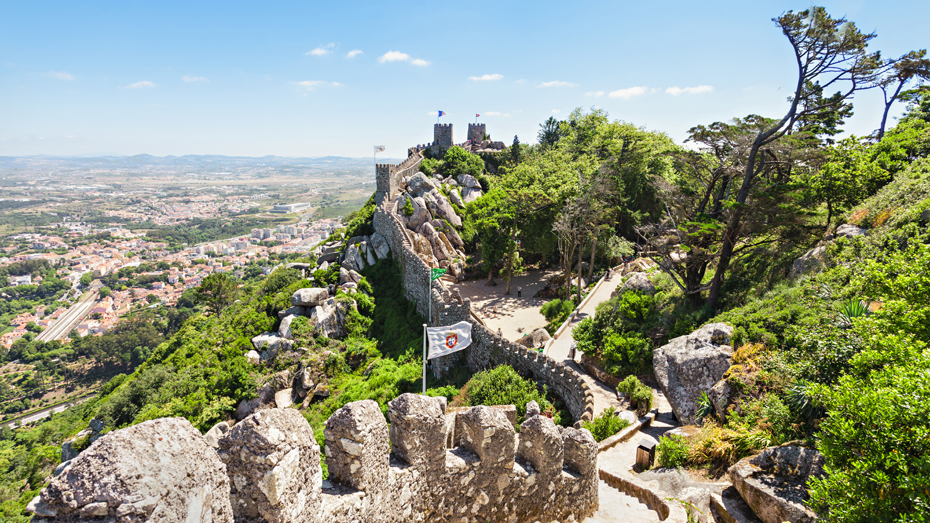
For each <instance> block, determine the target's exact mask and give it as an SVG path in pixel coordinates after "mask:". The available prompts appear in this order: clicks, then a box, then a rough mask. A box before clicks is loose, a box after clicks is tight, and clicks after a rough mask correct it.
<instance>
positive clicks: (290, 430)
mask: <svg viewBox="0 0 930 523" xmlns="http://www.w3.org/2000/svg"><path fill="white" fill-rule="evenodd" d="M218 455H219V457H220V459H221V460H222V461H223V463H225V465H226V473H227V474H228V475H229V477H230V478H231V479H232V482H231V483H232V484H231V486H230V492H229V499H230V501H231V504H232V509H233V514H234V515H235V517H236V519H237V520H247V521H254V520H264V521H280V522H284V523H288V522H297V521H313V519H312V518H313V516H312V515H315V514H316V513H317V512H318V511H319V508H320V487H321V485H322V481H323V476H322V471H321V469H320V465H319V463H320V447H319V445H317V443H316V440H315V439H314V437H313V430H312V429H311V428H310V425H309V424H308V423H307V420H306V419H304V417H303V416H302V415H301V414H300V412H298V411H296V410H294V409H270V410H263V411H260V412H256V413H255V414H252V415H251V416H249V417H248V418H246V419H244V420H242V421H241V422H239V423H237V424H236V426H235V427H233V428H232V430H230V431H229V433H228V434H226V435H225V436H224V437H223V438H221V439H220V441H219V451H218Z"/></svg>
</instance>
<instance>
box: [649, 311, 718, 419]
mask: <svg viewBox="0 0 930 523" xmlns="http://www.w3.org/2000/svg"><path fill="white" fill-rule="evenodd" d="M732 334H733V327H731V326H729V325H726V324H724V323H711V324H708V325H705V326H703V327H701V328H700V329H698V330H696V331H694V332H692V333H691V334H688V335H686V336H679V337H677V338H675V339H673V340H671V341H670V342H668V343H667V344H666V345H663V346H662V347H659V348H658V349H656V350H655V352H653V357H652V363H653V367H655V375H656V380H657V381H658V382H659V386H660V387H661V388H662V392H663V393H664V394H665V397H666V398H668V402H669V404H671V406H672V411H673V412H674V413H675V416H676V417H677V418H678V421H679V422H680V423H681V424H682V425H690V424H693V423H695V421H696V420H695V413H696V412H697V402H698V399H699V398H700V396H701V393H702V392H707V391H709V390H710V389H711V387H713V386H714V385H715V384H716V383H717V382H718V381H720V379H721V378H722V377H723V374H724V373H725V372H726V371H727V369H729V368H730V363H731V361H732V356H733V349H732V348H731V347H730V345H729V344H730V337H731V336H732Z"/></svg>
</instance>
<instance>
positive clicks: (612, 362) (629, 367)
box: [601, 332, 652, 376]
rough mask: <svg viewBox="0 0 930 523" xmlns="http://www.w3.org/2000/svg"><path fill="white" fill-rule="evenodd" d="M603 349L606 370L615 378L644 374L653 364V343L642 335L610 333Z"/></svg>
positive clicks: (604, 341)
mask: <svg viewBox="0 0 930 523" xmlns="http://www.w3.org/2000/svg"><path fill="white" fill-rule="evenodd" d="M602 347H603V348H602V349H601V353H602V360H603V363H604V367H605V370H606V371H607V372H609V373H610V374H613V375H614V376H622V375H623V374H628V373H633V372H643V371H645V370H647V369H648V367H649V364H650V363H652V342H650V341H649V340H648V339H646V338H645V337H643V336H642V335H641V334H638V333H635V332H629V333H625V334H619V333H617V332H612V333H610V334H609V335H608V336H607V337H606V338H605V339H604V340H603V346H602Z"/></svg>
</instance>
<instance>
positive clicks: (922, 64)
mask: <svg viewBox="0 0 930 523" xmlns="http://www.w3.org/2000/svg"><path fill="white" fill-rule="evenodd" d="M926 56H927V50H926V49H921V50H919V51H911V52H909V53H907V54H905V55H904V56H902V57H900V58H898V59H897V60H890V61H889V62H888V63H887V64H886V67H885V74H884V76H883V77H882V78H881V80H879V82H878V87H879V88H881V90H882V96H883V97H884V99H885V110H884V111H883V112H882V123H881V126H879V128H878V132H877V133H876V138H877V139H878V140H881V139H882V137H884V136H885V125H886V124H887V122H888V112H889V111H891V106H892V105H893V104H894V103H895V102H896V101H898V100H899V99H900V98H901V95H902V94H903V93H905V92H906V91H903V89H904V86H906V85H907V84H909V83H910V82H911V80H914V79H917V80H918V81H930V59H928V58H926Z"/></svg>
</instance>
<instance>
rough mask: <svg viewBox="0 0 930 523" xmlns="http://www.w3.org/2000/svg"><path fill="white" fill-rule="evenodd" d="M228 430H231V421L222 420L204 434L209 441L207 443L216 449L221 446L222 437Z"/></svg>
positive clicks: (204, 437)
mask: <svg viewBox="0 0 930 523" xmlns="http://www.w3.org/2000/svg"><path fill="white" fill-rule="evenodd" d="M227 432H229V423H227V422H225V421H221V422H219V423H217V424H216V425H214V426H213V427H212V428H211V429H210V430H208V431H207V433H206V434H204V435H203V439H204V440H205V441H206V442H207V445H210V446H211V447H213V448H215V449H216V448H219V447H220V438H222V437H223V436H224V435H225V434H226V433H227Z"/></svg>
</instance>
